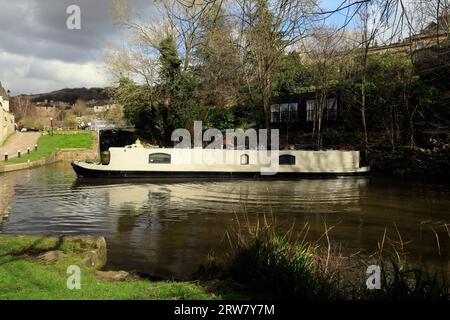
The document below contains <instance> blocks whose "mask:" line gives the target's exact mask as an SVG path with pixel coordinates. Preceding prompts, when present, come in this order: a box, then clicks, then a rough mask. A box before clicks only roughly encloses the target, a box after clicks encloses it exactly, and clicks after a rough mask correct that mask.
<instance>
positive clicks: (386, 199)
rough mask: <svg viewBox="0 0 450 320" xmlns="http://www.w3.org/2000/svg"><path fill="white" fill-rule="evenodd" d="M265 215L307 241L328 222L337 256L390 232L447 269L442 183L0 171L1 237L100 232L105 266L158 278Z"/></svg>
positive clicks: (422, 259)
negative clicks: (122, 177)
mask: <svg viewBox="0 0 450 320" xmlns="http://www.w3.org/2000/svg"><path fill="white" fill-rule="evenodd" d="M263 215H266V216H270V217H274V218H275V219H276V221H277V225H278V227H279V229H280V230H283V229H284V230H288V229H290V228H291V227H292V226H293V234H294V235H295V234H298V235H300V230H304V226H305V225H307V226H308V230H309V231H308V233H307V238H308V239H311V240H317V239H319V238H320V236H321V235H322V234H323V232H324V228H325V225H327V226H328V227H330V226H333V227H334V228H333V230H332V231H331V232H330V240H331V243H332V245H333V248H334V249H333V250H338V251H339V252H342V253H344V254H354V253H357V252H360V253H361V254H363V255H366V256H369V255H370V254H371V253H372V252H374V251H375V250H376V248H377V243H378V242H380V241H381V239H382V237H383V234H384V231H385V228H386V230H387V236H388V237H389V238H390V239H391V240H392V241H397V240H398V239H399V237H398V234H400V235H401V238H402V241H403V243H404V244H405V251H406V252H407V254H408V259H409V260H410V261H412V262H413V263H416V264H422V263H425V264H427V265H429V266H432V267H437V268H439V269H444V270H446V271H448V270H449V251H450V243H449V242H450V241H449V240H450V239H449V237H450V235H449V233H448V228H450V184H449V183H448V182H442V181H441V182H439V181H433V180H423V179H413V180H411V179H409V180H408V179H403V178H398V177H383V176H372V177H348V178H339V179H306V180H287V181H273V180H270V181H266V180H222V181H217V180H204V181H195V180H184V181H183V180H182V181H167V180H166V181H148V180H147V181H123V180H116V181H114V180H113V181H111V180H110V181H106V180H84V179H81V180H80V179H77V178H76V176H75V174H74V172H73V171H72V168H71V167H70V164H68V163H57V164H54V165H50V166H46V167H42V168H37V169H33V170H26V171H18V172H11V173H7V174H3V175H0V233H2V234H14V235H102V236H105V237H106V239H107V243H108V266H107V267H108V268H109V269H124V270H129V271H131V270H132V271H137V272H141V273H145V274H149V275H154V276H161V277H177V278H183V277H187V276H189V275H190V274H191V273H192V272H193V271H194V270H195V269H196V268H197V266H198V265H199V264H200V263H202V262H205V259H206V257H207V255H208V254H210V253H215V254H216V255H218V256H224V255H226V253H227V252H229V243H228V240H227V237H226V236H225V233H226V232H227V231H230V232H231V231H232V230H233V229H235V228H236V226H237V223H238V222H240V223H243V222H244V221H246V220H248V221H249V223H250V224H254V223H255V222H256V221H257V220H258V217H259V218H261V217H263ZM2 216H3V219H2V218H1V217H2ZM397 231H398V232H397Z"/></svg>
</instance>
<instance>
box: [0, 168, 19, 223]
mask: <svg viewBox="0 0 450 320" xmlns="http://www.w3.org/2000/svg"><path fill="white" fill-rule="evenodd" d="M15 180H16V179H15V174H14V173H6V174H1V176H0V224H1V223H2V222H3V220H4V219H6V218H7V217H8V215H9V213H10V212H11V199H12V198H13V196H14V193H15V191H14V185H15Z"/></svg>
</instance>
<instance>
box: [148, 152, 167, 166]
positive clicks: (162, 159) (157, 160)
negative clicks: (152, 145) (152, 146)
mask: <svg viewBox="0 0 450 320" xmlns="http://www.w3.org/2000/svg"><path fill="white" fill-rule="evenodd" d="M170 158H171V157H170V154H167V153H152V154H151V155H150V156H149V159H148V163H151V164H164V163H170V160H171V159H170Z"/></svg>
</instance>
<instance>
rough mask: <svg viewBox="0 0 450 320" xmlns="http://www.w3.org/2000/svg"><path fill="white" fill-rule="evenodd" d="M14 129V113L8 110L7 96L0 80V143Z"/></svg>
mask: <svg viewBox="0 0 450 320" xmlns="http://www.w3.org/2000/svg"><path fill="white" fill-rule="evenodd" d="M14 130H15V122H14V115H13V114H12V113H11V112H10V110H9V97H8V93H7V92H6V90H5V89H4V88H3V87H2V84H1V82H0V145H2V144H3V142H4V141H5V140H6V138H8V137H9V136H10V135H11V134H12V133H13V132H14Z"/></svg>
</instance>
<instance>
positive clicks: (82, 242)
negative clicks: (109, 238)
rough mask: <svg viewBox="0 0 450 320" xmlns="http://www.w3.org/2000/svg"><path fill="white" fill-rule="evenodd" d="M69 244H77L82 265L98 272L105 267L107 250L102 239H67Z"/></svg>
mask: <svg viewBox="0 0 450 320" xmlns="http://www.w3.org/2000/svg"><path fill="white" fill-rule="evenodd" d="M66 240H67V241H70V242H71V243H78V244H79V246H80V250H81V251H82V252H83V253H82V254H81V259H82V262H83V264H84V265H85V266H86V267H88V268H92V269H96V270H100V269H102V268H103V267H104V266H105V265H106V261H107V250H106V240H105V238H104V237H68V238H67V239H66Z"/></svg>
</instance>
